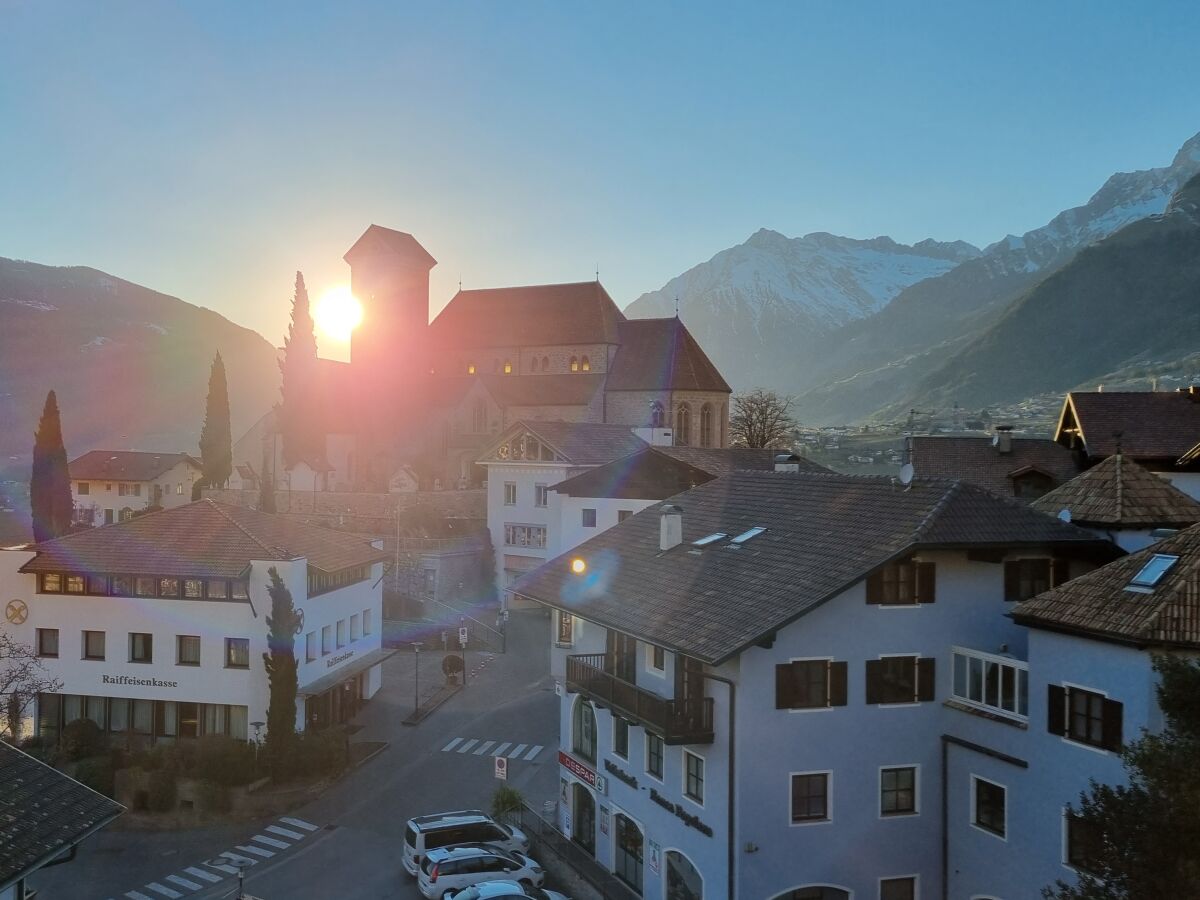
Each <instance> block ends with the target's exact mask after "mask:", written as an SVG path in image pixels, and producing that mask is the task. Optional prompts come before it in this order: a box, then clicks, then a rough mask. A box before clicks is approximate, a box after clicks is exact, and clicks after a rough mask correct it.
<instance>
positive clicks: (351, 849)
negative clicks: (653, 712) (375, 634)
mask: <svg viewBox="0 0 1200 900" xmlns="http://www.w3.org/2000/svg"><path fill="white" fill-rule="evenodd" d="M482 661H483V657H479V658H478V660H468V668H475V667H476V665H477V662H482ZM406 662H407V664H408V665H411V657H408V660H405V659H404V658H402V657H401V658H396V657H393V659H391V660H389V661H388V663H387V664H385V665H388V666H390V667H395V671H396V672H400V671H401V670H400V669H399V668H398V667H399V666H403V665H405V664H406ZM387 676H388V672H387V671H386V670H385V677H384V686H383V688H382V690H381V692H380V694H379V695H377V696H376V697H375V698H373V699H372V701H371V702H370V703H369V704H368V705H367V707H366V708H365V709H364V710H363V711H362V713H360V716H359V719H358V720H356V722H357V723H358V724H361V725H363V731H362V732H360V733H359V734H357V735H356V736H355V739H356V740H357V739H362V738H364V737H369V738H370V739H383V740H388V741H390V742H391V743H390V745H389V746H388V747H387V749H385V750H384V751H383V752H382V753H380V754H379V755H378V756H376V757H374V758H373V759H371V760H370V761H368V762H367V763H365V764H364V765H363V766H362V767H360V768H359V769H357V770H356V771H354V772H352V773H350V774H349V775H348V776H347V777H345V778H344V779H342V780H341V781H340V782H338V783H337V784H335V785H334V786H333V787H331V788H330V789H329V790H328V791H326V793H325V794H324V795H323V796H321V797H320V798H318V799H317V800H315V801H313V802H312V803H309V804H307V805H306V806H303V807H301V808H299V809H296V810H293V811H291V812H289V813H288V814H287V815H286V817H282V818H278V819H272V820H267V821H263V822H257V823H248V824H242V825H236V826H221V827H218V828H205V829H194V830H191V831H184V832H171V833H153V834H146V833H137V832H127V831H119V830H112V829H110V830H108V831H105V832H102V833H101V834H99V835H96V836H95V837H93V838H91V839H89V841H87V842H85V844H84V845H83V846H82V847H81V848H80V851H79V855H78V857H77V858H76V859H75V860H74V861H73V862H70V863H67V864H64V865H61V866H55V867H53V868H50V869H45V870H43V871H41V872H39V873H38V874H37V875H36V876H35V877H34V878H33V879H32V883H33V886H34V887H35V888H38V889H39V890H40V891H41V893H40V894H39V897H40V898H45V900H51V898H60V897H61V898H80V900H90V898H96V900H109V898H111V900H117V898H121V897H126V898H128V900H143V898H149V900H164V898H166V900H178V898H180V897H187V898H189V900H215V898H221V897H229V896H232V895H233V894H234V893H235V887H236V884H235V882H236V878H235V876H234V874H233V873H234V872H235V871H236V868H235V866H234V861H235V860H236V859H237V858H243V859H245V860H247V861H248V865H247V867H246V868H245V869H244V873H245V890H246V893H247V894H252V895H253V896H255V897H260V898H265V900H276V898H293V897H316V898H335V897H336V898H339V900H341V898H347V900H376V898H403V900H407V898H416V897H419V896H420V894H419V892H418V891H417V889H416V886H415V883H414V881H413V879H411V878H410V877H409V876H408V875H407V874H406V873H405V872H404V871H403V869H402V867H401V864H400V853H401V842H402V841H403V825H404V822H405V820H406V819H408V818H409V817H411V816H414V815H420V814H424V813H430V812H440V811H444V810H452V809H463V808H472V807H479V808H487V807H488V805H489V804H490V801H491V795H492V793H493V792H494V791H495V789H496V786H497V784H498V782H497V781H496V779H495V777H494V771H493V769H494V765H493V760H492V756H491V754H492V753H494V752H496V751H497V750H500V749H501V748H503V746H504V744H509V747H508V748H505V749H503V751H502V752H504V753H505V755H506V756H508V757H509V783H510V784H511V785H512V786H514V787H516V788H517V789H518V790H520V791H521V792H522V793H523V794H525V796H526V798H527V800H529V801H530V802H531V803H533V804H534V805H535V806H538V805H540V803H541V801H542V800H545V799H551V798H553V797H554V796H555V790H556V786H557V771H556V770H557V765H556V759H557V745H558V701H557V698H556V697H555V695H554V690H553V682H552V681H551V679H550V677H549V625H548V620H547V619H546V618H545V617H544V615H543V614H541V613H540V612H522V613H514V614H513V616H512V618H511V620H510V624H509V641H508V653H506V654H503V655H497V656H496V657H495V658H494V659H492V660H491V661H490V662H488V663H487V665H486V666H484V667H483V669H482V671H481V672H480V673H479V674H478V675H477V676H476V678H475V679H474V680H472V681H470V682H469V684H468V686H467V687H466V689H465V690H462V691H460V692H459V693H458V694H456V695H455V696H454V697H452V698H451V699H450V700H449V701H448V702H447V703H445V704H444V705H443V706H442V707H441V708H439V709H438V710H436V711H435V712H434V713H432V715H430V716H429V717H428V718H426V719H425V721H424V722H422V723H421V724H420V725H417V726H415V727H405V726H403V725H401V724H400V720H401V719H403V718H404V717H405V716H406V715H407V714H408V713H409V712H410V711H411V706H412V700H411V696H410V695H409V694H408V691H411V686H410V687H408V689H407V690H405V689H404V687H403V686H398V685H397V684H395V683H394V684H393V685H392V686H390V687H389V683H388V677H387ZM396 681H399V679H396ZM409 684H410V685H411V682H410V683H409ZM401 694H403V695H404V696H400V695H401ZM456 739H458V740H456ZM489 742H491V743H490V744H489ZM522 744H524V745H525V746H524V747H523V748H520V751H519V753H518V752H516V751H517V750H518V748H519V747H520V745H522ZM539 745H540V746H541V748H542V749H541V750H540V751H536V752H535V748H537V747H538V746H539ZM447 747H449V749H445V748H447ZM460 751H461V752H460ZM531 756H532V758H529V757H531ZM214 878H216V879H218V880H216V881H213V880H212V879H214ZM172 895H175V896H174V897H172Z"/></svg>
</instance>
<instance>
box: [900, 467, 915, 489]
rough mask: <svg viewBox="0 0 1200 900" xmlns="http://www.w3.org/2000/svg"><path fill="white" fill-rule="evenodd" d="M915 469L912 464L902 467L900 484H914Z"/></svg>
mask: <svg viewBox="0 0 1200 900" xmlns="http://www.w3.org/2000/svg"><path fill="white" fill-rule="evenodd" d="M913 474H914V469H913V465H912V463H905V464H904V465H902V466H901V467H900V483H901V484H912V480H913Z"/></svg>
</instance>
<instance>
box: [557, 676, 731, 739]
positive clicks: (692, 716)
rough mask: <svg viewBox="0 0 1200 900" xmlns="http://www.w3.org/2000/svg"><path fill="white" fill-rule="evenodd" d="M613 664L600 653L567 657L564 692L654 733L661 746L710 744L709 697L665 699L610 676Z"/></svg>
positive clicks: (710, 701)
mask: <svg viewBox="0 0 1200 900" xmlns="http://www.w3.org/2000/svg"><path fill="white" fill-rule="evenodd" d="M613 662H614V661H613V660H612V659H610V658H609V657H608V655H607V654H604V653H588V654H582V655H575V656H568V657H567V690H569V691H578V692H579V693H581V694H583V695H585V696H586V697H588V698H589V699H591V700H594V701H595V702H596V703H598V704H600V705H601V706H607V707H609V708H611V709H612V710H613V711H614V712H616V713H618V714H619V715H622V716H624V717H625V718H627V719H632V720H633V721H635V722H637V723H638V724H640V725H643V726H645V727H646V728H649V729H650V730H651V731H654V732H657V733H658V734H660V735H662V738H663V741H664V742H665V743H668V744H711V743H712V742H713V700H712V697H697V698H694V699H690V700H668V699H666V698H665V697H660V696H659V695H658V694H655V693H653V692H651V691H647V690H645V689H644V688H640V687H638V686H637V685H636V684H633V683H631V682H629V681H625V680H624V679H622V678H618V677H617V676H616V675H614V674H612V670H613V669H614V668H615V667H614V665H613Z"/></svg>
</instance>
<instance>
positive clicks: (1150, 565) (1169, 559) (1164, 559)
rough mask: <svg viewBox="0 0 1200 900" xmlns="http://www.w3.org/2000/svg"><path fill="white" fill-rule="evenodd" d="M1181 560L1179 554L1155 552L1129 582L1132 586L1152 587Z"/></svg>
mask: <svg viewBox="0 0 1200 900" xmlns="http://www.w3.org/2000/svg"><path fill="white" fill-rule="evenodd" d="M1177 562H1179V557H1178V556H1171V555H1169V554H1166V553H1155V554H1154V555H1153V556H1152V557H1150V560H1149V561H1148V562H1147V563H1146V564H1145V565H1144V566H1142V568H1141V571H1139V572H1138V573H1137V574H1136V575H1134V576H1133V578H1132V579H1131V580H1130V582H1129V586H1130V587H1134V588H1147V589H1148V588H1152V587H1154V586H1155V585H1157V584H1158V583H1159V582H1160V581H1162V577H1163V576H1164V575H1166V574H1167V573H1168V572H1169V571H1171V566H1173V565H1175V563H1177Z"/></svg>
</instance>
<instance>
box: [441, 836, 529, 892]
mask: <svg viewBox="0 0 1200 900" xmlns="http://www.w3.org/2000/svg"><path fill="white" fill-rule="evenodd" d="M497 878H505V879H509V880H511V881H515V882H517V883H518V884H524V885H529V886H530V887H541V886H542V884H543V883H544V882H545V880H546V873H545V871H544V870H543V869H542V867H541V866H539V865H538V864H537V863H536V862H535V861H534V860H532V859H530V858H529V857H528V856H526V855H525V854H523V853H511V852H509V851H508V850H500V849H497V848H496V847H493V846H491V845H490V844H466V845H464V846H461V847H439V848H438V849H436V850H430V851H429V853H428V854H427V855H426V857H425V861H424V862H423V863H421V874H420V875H418V876H417V888H418V889H419V890H420V891H421V896H422V897H425V898H427V900H439V898H449V897H453V896H454V895H455V894H457V893H458V892H459V891H461V890H463V889H464V888H469V887H471V886H472V885H475V884H478V883H479V882H481V881H492V880H494V879H497Z"/></svg>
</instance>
